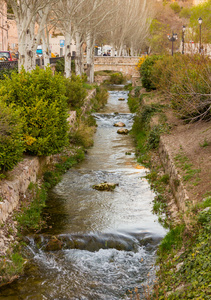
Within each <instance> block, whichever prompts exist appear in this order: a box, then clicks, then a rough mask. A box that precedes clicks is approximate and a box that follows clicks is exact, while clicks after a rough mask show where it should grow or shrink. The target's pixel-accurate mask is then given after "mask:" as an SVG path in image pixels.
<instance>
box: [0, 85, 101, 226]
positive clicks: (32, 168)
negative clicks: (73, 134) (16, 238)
mask: <svg viewBox="0 0 211 300" xmlns="http://www.w3.org/2000/svg"><path fill="white" fill-rule="evenodd" d="M95 94H96V90H91V91H89V93H88V96H87V98H86V101H85V104H84V106H83V107H82V115H84V114H85V113H86V112H87V111H88V110H90V109H91V105H92V104H91V99H92V98H93V97H94V96H95ZM68 121H69V122H70V125H71V128H73V130H74V129H75V128H76V112H75V111H71V112H69V118H68ZM50 160H51V157H45V158H42V159H41V158H38V157H27V158H24V160H23V161H22V162H20V163H19V164H18V165H17V166H16V167H15V168H14V169H13V170H12V171H11V172H8V176H9V179H6V180H2V181H0V224H1V223H4V222H5V220H6V219H7V218H8V216H9V214H10V213H12V212H13V210H14V209H15V208H16V207H17V206H18V203H19V200H20V197H21V196H24V194H25V193H26V190H27V188H28V186H29V184H30V182H33V183H35V182H36V181H37V176H38V174H39V173H40V172H41V171H42V168H43V166H44V165H46V164H48V163H49V162H50Z"/></svg>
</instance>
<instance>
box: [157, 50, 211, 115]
mask: <svg viewBox="0 0 211 300" xmlns="http://www.w3.org/2000/svg"><path fill="white" fill-rule="evenodd" d="M210 76H211V60H210V59H209V58H208V57H204V56H201V55H195V56H193V55H192V56H188V55H185V56H184V55H175V56H173V57H170V56H167V57H163V58H162V59H160V60H158V61H157V62H156V63H155V64H154V68H153V70H152V77H151V78H152V81H153V84H154V85H155V86H156V87H157V88H159V89H160V90H162V91H163V93H164V94H165V96H166V98H167V99H169V100H170V101H171V103H172V107H173V108H174V109H175V110H176V112H177V114H178V115H179V116H180V117H181V118H183V119H186V120H189V121H196V120H198V119H205V118H210V115H211V111H210V105H211V100H210V83H211V79H210V78H211V77H210Z"/></svg>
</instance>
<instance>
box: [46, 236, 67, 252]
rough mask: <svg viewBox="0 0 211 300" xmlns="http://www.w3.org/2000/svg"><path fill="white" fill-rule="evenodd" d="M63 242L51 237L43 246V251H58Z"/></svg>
mask: <svg viewBox="0 0 211 300" xmlns="http://www.w3.org/2000/svg"><path fill="white" fill-rule="evenodd" d="M62 245H63V242H62V241H61V240H60V239H58V238H57V237H55V236H53V237H52V238H51V239H50V240H49V241H48V243H47V245H46V246H45V248H44V250H45V251H58V250H61V249H62Z"/></svg>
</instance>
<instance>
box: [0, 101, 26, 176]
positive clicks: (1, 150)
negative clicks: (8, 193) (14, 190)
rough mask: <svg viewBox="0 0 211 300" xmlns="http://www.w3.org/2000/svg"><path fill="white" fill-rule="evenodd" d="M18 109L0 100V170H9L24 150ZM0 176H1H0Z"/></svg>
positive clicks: (21, 122)
mask: <svg viewBox="0 0 211 300" xmlns="http://www.w3.org/2000/svg"><path fill="white" fill-rule="evenodd" d="M22 127H23V121H22V119H21V118H20V111H18V110H14V109H13V107H12V106H10V107H7V106H6V105H5V104H4V103H3V102H2V101H0V172H1V171H7V170H11V169H12V168H13V166H14V165H16V164H17V163H18V162H19V161H20V160H21V158H22V155H23V151H24V142H23V132H22ZM0 177H1V176H0Z"/></svg>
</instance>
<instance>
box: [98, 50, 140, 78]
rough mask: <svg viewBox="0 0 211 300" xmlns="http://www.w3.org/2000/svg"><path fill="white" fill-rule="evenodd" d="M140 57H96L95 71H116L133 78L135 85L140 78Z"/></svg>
mask: <svg viewBox="0 0 211 300" xmlns="http://www.w3.org/2000/svg"><path fill="white" fill-rule="evenodd" d="M138 60H139V57H138V56H95V58H94V71H95V72H97V71H105V70H110V71H116V72H121V73H122V74H123V75H126V76H129V77H132V80H133V83H134V81H136V80H137V79H139V78H140V74H139V72H138V71H137V70H136V65H137V63H138Z"/></svg>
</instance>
